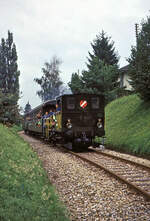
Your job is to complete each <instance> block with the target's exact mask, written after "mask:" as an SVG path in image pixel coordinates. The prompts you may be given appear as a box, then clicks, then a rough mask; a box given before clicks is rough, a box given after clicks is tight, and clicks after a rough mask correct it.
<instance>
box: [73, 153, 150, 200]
mask: <svg viewBox="0 0 150 221" xmlns="http://www.w3.org/2000/svg"><path fill="white" fill-rule="evenodd" d="M69 152H70V153H71V154H73V155H75V156H76V157H78V158H80V159H82V160H84V161H87V162H89V163H90V164H92V165H94V166H96V167H99V168H102V169H104V170H105V171H107V172H108V173H110V174H111V175H112V176H114V177H115V178H117V179H119V180H121V181H123V182H124V183H126V184H128V185H129V186H130V187H131V188H134V189H135V190H136V191H137V192H140V193H142V195H144V196H145V197H146V199H148V200H150V167H147V166H144V165H142V164H140V163H136V162H133V161H131V160H127V159H122V158H120V157H118V156H114V155H111V154H107V153H103V152H100V151H95V150H93V151H92V152H86V153H85V152H84V153H74V152H71V151H69Z"/></svg>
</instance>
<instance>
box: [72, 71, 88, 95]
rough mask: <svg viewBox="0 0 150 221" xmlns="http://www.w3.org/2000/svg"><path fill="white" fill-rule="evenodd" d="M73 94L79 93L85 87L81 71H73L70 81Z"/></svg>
mask: <svg viewBox="0 0 150 221" xmlns="http://www.w3.org/2000/svg"><path fill="white" fill-rule="evenodd" d="M68 86H69V87H70V89H71V91H72V93H73V94H78V93H80V92H81V91H82V89H83V86H84V85H83V82H82V79H81V76H80V75H79V73H72V76H71V82H69V83H68Z"/></svg>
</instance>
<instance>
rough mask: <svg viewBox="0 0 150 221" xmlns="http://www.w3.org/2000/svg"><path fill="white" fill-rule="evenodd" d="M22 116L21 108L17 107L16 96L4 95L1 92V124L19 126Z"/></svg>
mask: <svg viewBox="0 0 150 221" xmlns="http://www.w3.org/2000/svg"><path fill="white" fill-rule="evenodd" d="M20 121H21V116H20V114H19V106H18V105H17V101H16V95H13V94H10V93H5V94H4V93H2V91H1V90H0V122H2V123H6V122H9V123H11V124H13V123H16V124H19V123H20Z"/></svg>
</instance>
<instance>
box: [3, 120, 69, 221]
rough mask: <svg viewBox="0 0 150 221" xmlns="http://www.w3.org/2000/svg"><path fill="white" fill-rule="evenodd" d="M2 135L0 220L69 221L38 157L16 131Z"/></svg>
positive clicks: (8, 131)
mask: <svg viewBox="0 0 150 221" xmlns="http://www.w3.org/2000/svg"><path fill="white" fill-rule="evenodd" d="M0 134H1V143H0V156H1V161H0V171H1V173H0V220H3V221H7V220H12V221H20V220H30V221H34V220H35V221H41V220H43V221H53V220H56V221H67V220H68V218H67V217H66V215H65V214H66V210H65V209H64V207H63V206H62V205H61V204H60V202H59V201H58V197H57V196H56V194H55V192H54V191H55V190H54V188H53V186H52V185H51V184H50V183H49V180H48V178H47V175H46V173H45V171H44V169H43V167H42V164H41V161H40V160H39V159H38V158H37V155H36V154H35V153H34V152H33V151H32V149H31V148H30V147H29V145H28V144H27V143H25V142H24V141H23V139H22V138H20V137H19V136H18V134H17V133H16V132H15V130H14V131H13V133H12V129H11V130H10V129H7V128H6V127H5V126H3V125H1V124H0Z"/></svg>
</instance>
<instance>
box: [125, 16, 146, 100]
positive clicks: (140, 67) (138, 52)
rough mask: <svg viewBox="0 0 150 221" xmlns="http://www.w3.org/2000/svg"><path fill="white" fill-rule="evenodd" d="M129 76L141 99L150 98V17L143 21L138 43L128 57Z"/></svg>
mask: <svg viewBox="0 0 150 221" xmlns="http://www.w3.org/2000/svg"><path fill="white" fill-rule="evenodd" d="M128 62H129V71H128V74H129V77H130V81H129V83H130V84H131V86H132V88H133V90H134V91H135V93H137V94H138V95H139V96H140V97H141V99H143V100H145V101H147V100H150V17H147V19H146V20H143V21H142V22H141V29H140V31H139V33H138V35H137V45H136V46H135V47H133V46H132V48H131V55H130V57H129V58H128Z"/></svg>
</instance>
